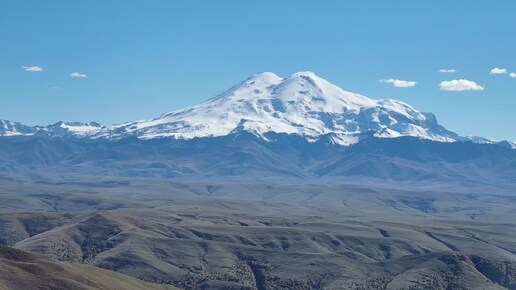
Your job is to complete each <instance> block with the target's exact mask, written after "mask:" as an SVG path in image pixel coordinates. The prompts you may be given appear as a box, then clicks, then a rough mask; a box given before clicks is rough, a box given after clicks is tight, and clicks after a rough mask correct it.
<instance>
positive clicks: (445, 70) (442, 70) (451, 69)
mask: <svg viewBox="0 0 516 290" xmlns="http://www.w3.org/2000/svg"><path fill="white" fill-rule="evenodd" d="M439 72H442V73H456V72H457V70H455V69H454V68H442V69H440V70H439Z"/></svg>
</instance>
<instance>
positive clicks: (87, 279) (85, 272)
mask: <svg viewBox="0 0 516 290" xmlns="http://www.w3.org/2000/svg"><path fill="white" fill-rule="evenodd" d="M0 289H2V290H4V289H5V290H8V289H13V290H15V289H34V290H36V289H78V290H93V289H113V290H115V289H119V290H130V289H134V290H136V289H138V290H140V289H141V290H143V289H149V290H150V289H176V288H174V287H171V286H170V287H167V288H165V287H161V286H158V285H153V284H149V283H145V282H142V281H139V280H137V279H135V278H132V277H129V276H125V275H122V274H119V273H115V272H112V271H108V270H103V269H99V268H94V267H90V266H86V265H78V264H71V263H64V262H60V261H54V260H52V259H50V258H47V257H45V256H42V255H39V254H32V253H28V252H24V251H20V250H17V249H13V248H9V247H5V246H0Z"/></svg>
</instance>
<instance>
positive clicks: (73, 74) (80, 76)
mask: <svg viewBox="0 0 516 290" xmlns="http://www.w3.org/2000/svg"><path fill="white" fill-rule="evenodd" d="M70 76H71V77H72V78H85V77H87V75H86V74H83V73H80V72H73V73H71V74H70Z"/></svg>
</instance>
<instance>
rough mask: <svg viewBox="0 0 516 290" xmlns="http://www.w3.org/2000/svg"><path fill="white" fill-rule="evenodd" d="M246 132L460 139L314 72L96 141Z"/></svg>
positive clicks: (272, 78)
mask: <svg viewBox="0 0 516 290" xmlns="http://www.w3.org/2000/svg"><path fill="white" fill-rule="evenodd" d="M239 131H247V132H250V133H252V134H254V135H257V136H260V137H263V138H266V137H265V135H266V133H268V132H274V133H286V134H297V135H300V136H303V137H305V138H307V139H308V140H310V141H315V140H317V139H319V138H321V137H322V136H330V137H331V138H332V140H333V141H334V142H335V143H338V144H342V145H349V144H353V143H356V142H358V141H360V140H361V139H362V138H364V137H367V136H376V137H386V138H392V137H400V136H414V137H419V138H424V139H429V140H435V141H444V142H451V141H456V140H458V138H460V137H459V136H458V135H457V134H455V133H453V132H451V131H448V130H446V129H445V128H444V127H442V126H440V125H439V124H438V123H437V120H436V118H435V116H434V115H432V114H429V113H422V112H419V111H417V110H415V109H414V108H413V107H411V106H410V105H408V104H405V103H403V102H400V101H397V100H392V99H385V100H373V99H370V98H368V97H365V96H362V95H359V94H355V93H351V92H346V91H344V90H342V89H341V88H339V87H337V86H336V85H334V84H332V83H330V82H328V81H326V80H325V79H323V78H321V77H319V76H317V75H316V74H315V73H313V72H298V73H295V74H293V75H291V76H289V77H287V78H281V77H279V76H277V75H276V74H274V73H271V72H263V73H258V74H255V75H253V76H252V77H250V78H248V79H246V80H245V81H243V82H241V83H239V84H237V85H236V86H234V87H232V88H230V89H229V90H227V91H226V92H224V93H222V94H220V95H218V96H216V97H214V98H212V99H209V100H207V101H205V102H203V103H201V104H199V105H196V106H193V107H190V108H186V109H182V110H178V111H173V112H169V113H166V114H163V115H161V116H160V117H157V118H154V119H150V120H142V121H135V122H128V123H124V124H120V125H115V126H111V127H107V128H106V129H104V130H102V131H101V132H99V133H97V134H96V137H103V138H121V137H125V136H136V137H138V138H140V139H151V138H159V137H175V138H178V139H191V138H196V137H215V136H225V135H228V134H231V133H236V132H239Z"/></svg>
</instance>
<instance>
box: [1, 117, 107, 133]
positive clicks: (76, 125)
mask: <svg viewBox="0 0 516 290" xmlns="http://www.w3.org/2000/svg"><path fill="white" fill-rule="evenodd" d="M103 128H104V127H102V126H101V125H100V124H98V123H96V122H89V123H81V122H57V123H55V124H52V125H48V126H45V127H44V126H27V125H23V124H21V123H18V122H12V121H8V120H0V136H33V135H45V136H50V137H64V136H74V137H87V136H91V135H93V134H96V133H98V132H99V131H100V130H101V129H103Z"/></svg>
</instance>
